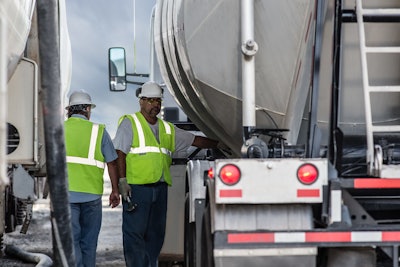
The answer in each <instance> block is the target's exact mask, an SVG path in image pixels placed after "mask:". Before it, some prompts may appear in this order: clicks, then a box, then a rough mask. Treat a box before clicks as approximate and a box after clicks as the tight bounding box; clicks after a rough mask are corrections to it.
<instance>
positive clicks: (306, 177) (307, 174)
mask: <svg viewBox="0 0 400 267" xmlns="http://www.w3.org/2000/svg"><path fill="white" fill-rule="evenodd" d="M297 178H298V179H299V181H300V182H301V183H303V184H307V185H309V184H312V183H314V182H315V181H316V180H317V179H318V170H317V167H315V166H314V165H312V164H309V163H307V164H304V165H301V166H300V168H299V169H298V170H297Z"/></svg>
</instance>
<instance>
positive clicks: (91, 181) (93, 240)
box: [64, 91, 120, 267]
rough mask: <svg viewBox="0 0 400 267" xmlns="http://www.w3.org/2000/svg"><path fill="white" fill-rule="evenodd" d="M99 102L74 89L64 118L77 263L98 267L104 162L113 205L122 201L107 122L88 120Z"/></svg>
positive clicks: (77, 264)
mask: <svg viewBox="0 0 400 267" xmlns="http://www.w3.org/2000/svg"><path fill="white" fill-rule="evenodd" d="M95 107H96V105H95V104H93V103H92V100H91V98H90V95H89V94H87V93H86V92H84V91H76V92H73V93H72V94H71V96H70V98H69V105H68V106H67V107H66V110H67V115H68V119H67V120H66V121H65V122H64V129H65V144H66V153H67V168H68V183H69V202H70V208H71V221H72V232H73V240H74V249H75V256H76V266H78V267H81V266H85V267H89V266H90V267H95V266H96V249H97V240H98V236H99V232H100V227H101V220H102V201H101V197H102V195H103V173H104V167H105V163H106V164H107V168H108V174H109V176H110V179H111V186H112V192H111V194H110V197H109V202H110V206H111V207H113V208H114V207H116V206H118V205H119V202H120V198H119V191H118V175H117V162H116V159H117V154H116V152H115V149H114V146H113V144H112V140H111V138H110V136H109V134H108V133H107V131H106V129H105V125H103V124H97V123H93V122H91V121H89V119H90V114H91V110H92V109H93V108H95Z"/></svg>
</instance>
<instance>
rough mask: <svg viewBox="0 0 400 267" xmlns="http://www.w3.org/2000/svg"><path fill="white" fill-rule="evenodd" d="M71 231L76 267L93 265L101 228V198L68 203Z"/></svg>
mask: <svg viewBox="0 0 400 267" xmlns="http://www.w3.org/2000/svg"><path fill="white" fill-rule="evenodd" d="M70 207H71V221H72V232H73V239H74V249H75V257H76V266H77V267H95V266H96V249H97V240H98V237H99V232H100V228H101V220H102V203H101V198H99V199H97V200H94V201H90V202H85V203H70Z"/></svg>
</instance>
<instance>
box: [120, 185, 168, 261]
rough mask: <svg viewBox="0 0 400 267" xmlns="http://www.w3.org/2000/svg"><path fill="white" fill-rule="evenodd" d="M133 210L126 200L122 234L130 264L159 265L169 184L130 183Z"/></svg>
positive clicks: (126, 257) (125, 253)
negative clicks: (133, 204)
mask: <svg viewBox="0 0 400 267" xmlns="http://www.w3.org/2000/svg"><path fill="white" fill-rule="evenodd" d="M130 186H131V189H132V202H133V203H136V204H137V207H136V209H135V210H133V211H127V210H126V203H125V202H124V203H123V214H122V233H123V244H124V256H125V262H126V266H127V267H149V266H151V267H156V266H157V262H158V256H159V255H160V252H161V248H162V246H163V243H164V236H165V225H166V217H167V200H168V198H167V194H168V185H167V184H166V183H157V184H155V185H152V186H148V185H130Z"/></svg>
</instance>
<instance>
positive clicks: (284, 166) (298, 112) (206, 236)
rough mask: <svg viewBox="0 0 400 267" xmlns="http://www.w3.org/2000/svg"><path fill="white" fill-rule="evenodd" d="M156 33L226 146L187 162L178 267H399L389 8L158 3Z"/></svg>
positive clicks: (167, 68) (191, 102)
mask: <svg viewBox="0 0 400 267" xmlns="http://www.w3.org/2000/svg"><path fill="white" fill-rule="evenodd" d="M152 33H153V34H152V38H153V41H154V51H155V56H154V61H155V62H156V63H157V64H156V66H157V68H159V72H160V74H161V77H162V80H163V82H164V83H165V86H166V88H168V91H169V92H170V93H171V95H172V96H173V97H174V98H175V100H176V102H177V103H178V105H179V107H180V108H181V109H182V110H183V111H184V112H185V114H186V115H187V116H188V117H189V118H190V121H191V122H193V123H194V124H195V125H196V126H197V127H198V129H199V130H200V131H201V132H203V133H204V134H205V135H207V136H208V137H210V138H213V139H217V140H219V141H221V142H223V143H224V144H225V145H226V146H228V147H229V148H230V149H231V150H232V154H231V155H224V157H205V158H203V159H190V160H188V162H187V164H186V168H185V174H184V175H183V177H184V179H185V183H186V185H185V187H184V188H185V197H184V216H183V217H184V218H183V220H184V241H183V242H184V245H183V247H184V263H185V266H196V267H200V266H209V267H212V266H215V267H217V266H218V267H225V266H229V267H232V266H280V267H281V266H307V267H310V266H321V267H322V266H324V267H325V266H326V267H337V266H341V267H344V266H346V267H347V266H364V267H368V266H382V264H383V265H384V266H399V254H398V253H399V251H398V249H399V244H400V220H399V219H400V216H399V214H400V213H399V212H398V211H399V208H400V199H399V196H400V180H399V179H400V165H399V163H400V161H399V160H400V158H399V156H400V153H399V152H400V151H399V148H400V108H399V103H400V94H399V93H400V86H399V85H400V75H399V73H400V34H399V33H400V3H399V2H398V1H373V0H363V1H361V0H335V1H328V0H315V1H309V0H268V1H254V0H241V1H231V0H221V1H196V0H184V1H183V0H175V1H166V0H158V1H157V3H156V6H155V9H154V21H153V25H152ZM121 57H122V58H124V57H123V55H122V56H121ZM122 62H124V61H122ZM121 66H125V64H121ZM110 75H111V76H118V78H120V79H121V80H122V81H121V82H120V83H121V84H122V85H124V82H125V80H126V79H125V78H126V76H125V69H124V68H123V72H114V73H110ZM150 77H152V76H150ZM114 81H116V82H117V83H118V81H117V79H116V78H115V79H114ZM174 182H175V180H174ZM169 209H171V207H170V206H169ZM168 212H170V211H168ZM176 233H177V232H175V233H174V234H175V235H176ZM164 247H165V245H164ZM163 249H164V248H163Z"/></svg>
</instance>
